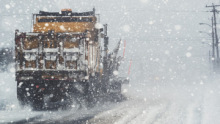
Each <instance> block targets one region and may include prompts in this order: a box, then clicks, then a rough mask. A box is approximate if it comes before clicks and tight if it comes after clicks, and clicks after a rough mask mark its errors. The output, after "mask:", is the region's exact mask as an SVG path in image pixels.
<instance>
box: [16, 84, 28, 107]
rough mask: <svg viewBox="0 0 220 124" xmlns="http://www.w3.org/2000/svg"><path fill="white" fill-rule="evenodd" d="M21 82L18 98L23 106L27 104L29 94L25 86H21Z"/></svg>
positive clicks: (18, 88)
mask: <svg viewBox="0 0 220 124" xmlns="http://www.w3.org/2000/svg"><path fill="white" fill-rule="evenodd" d="M19 83H20V82H17V84H18V85H17V99H18V102H19V104H20V105H21V106H22V107H23V106H24V105H25V104H27V96H26V94H25V89H24V87H21V86H19Z"/></svg>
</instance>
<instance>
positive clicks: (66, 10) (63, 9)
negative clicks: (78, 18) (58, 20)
mask: <svg viewBox="0 0 220 124" xmlns="http://www.w3.org/2000/svg"><path fill="white" fill-rule="evenodd" d="M61 11H71V12H72V9H62V10H61Z"/></svg>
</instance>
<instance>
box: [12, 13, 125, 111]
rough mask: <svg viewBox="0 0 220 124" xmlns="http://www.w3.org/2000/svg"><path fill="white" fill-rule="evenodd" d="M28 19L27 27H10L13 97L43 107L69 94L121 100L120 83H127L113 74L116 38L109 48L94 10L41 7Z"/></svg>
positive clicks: (77, 97) (92, 99) (79, 97)
mask: <svg viewBox="0 0 220 124" xmlns="http://www.w3.org/2000/svg"><path fill="white" fill-rule="evenodd" d="M32 24H33V25H32V26H33V28H32V31H31V32H19V30H16V31H15V68H16V82H17V98H18V101H19V103H20V104H21V105H22V106H23V105H30V106H32V107H33V108H34V109H42V108H45V107H50V106H53V105H55V106H59V105H61V106H63V105H64V103H67V104H71V101H73V99H75V100H76V101H78V102H81V101H84V102H85V103H86V104H87V105H90V104H92V103H96V102H97V101H99V98H101V97H102V98H103V97H106V96H108V97H109V96H112V98H113V97H114V98H115V99H120V97H121V86H122V84H124V83H128V82H129V80H128V79H127V78H122V77H118V74H117V72H118V68H119V65H120V61H121V60H122V59H123V57H120V56H119V57H118V56H117V54H118V51H119V47H120V41H119V42H118V44H117V46H116V48H115V49H114V50H113V52H111V53H110V52H109V50H108V43H109V38H108V36H107V24H105V25H101V24H100V23H99V22H98V16H97V15H96V14H95V9H93V10H92V11H89V12H72V10H71V9H62V10H61V12H45V11H40V12H39V13H38V14H33V22H32ZM116 97H117V98H116ZM65 105H66V104H65Z"/></svg>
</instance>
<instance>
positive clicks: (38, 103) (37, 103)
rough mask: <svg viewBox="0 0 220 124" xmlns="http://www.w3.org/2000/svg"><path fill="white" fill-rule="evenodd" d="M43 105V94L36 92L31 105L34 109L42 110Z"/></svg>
mask: <svg viewBox="0 0 220 124" xmlns="http://www.w3.org/2000/svg"><path fill="white" fill-rule="evenodd" d="M43 106H44V99H43V94H36V95H35V96H34V97H33V100H32V107H33V109H34V110H42V109H43Z"/></svg>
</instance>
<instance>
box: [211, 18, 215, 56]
mask: <svg viewBox="0 0 220 124" xmlns="http://www.w3.org/2000/svg"><path fill="white" fill-rule="evenodd" d="M213 21H214V20H213V17H212V59H215V39H214V38H215V36H214V22H213Z"/></svg>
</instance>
